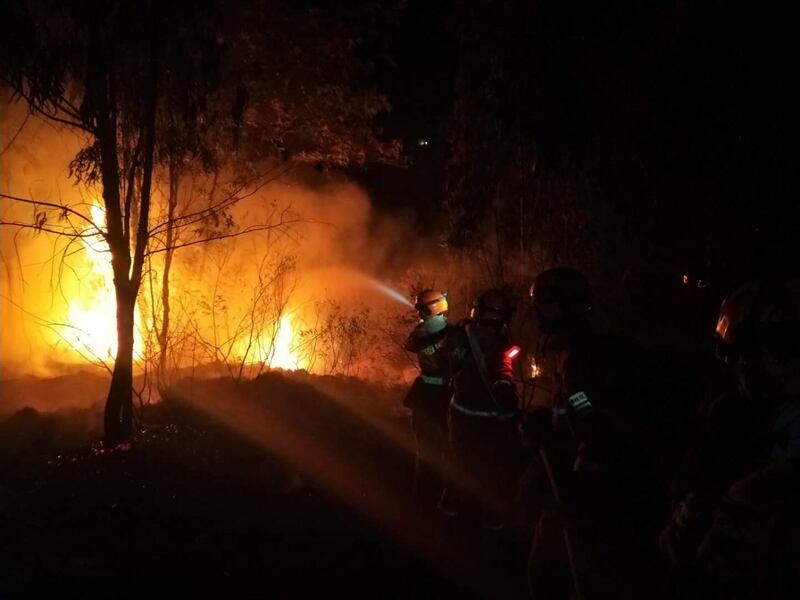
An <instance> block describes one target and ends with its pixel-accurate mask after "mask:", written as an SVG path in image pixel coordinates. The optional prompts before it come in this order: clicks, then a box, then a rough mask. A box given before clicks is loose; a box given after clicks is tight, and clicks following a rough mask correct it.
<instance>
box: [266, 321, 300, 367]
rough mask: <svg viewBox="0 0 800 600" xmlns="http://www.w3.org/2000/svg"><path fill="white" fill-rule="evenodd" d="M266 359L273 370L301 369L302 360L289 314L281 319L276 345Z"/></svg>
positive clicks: (276, 335)
mask: <svg viewBox="0 0 800 600" xmlns="http://www.w3.org/2000/svg"><path fill="white" fill-rule="evenodd" d="M266 358H267V361H266V362H267V364H269V366H270V367H271V368H273V369H286V370H291V371H294V370H296V369H299V368H300V358H299V356H298V355H297V351H296V348H295V344H294V330H293V328H292V319H291V317H290V316H289V315H288V313H287V314H284V315H283V316H282V317H281V320H280V323H279V324H278V331H277V333H276V334H275V343H274V345H272V348H270V351H269V352H268V354H267V357H266Z"/></svg>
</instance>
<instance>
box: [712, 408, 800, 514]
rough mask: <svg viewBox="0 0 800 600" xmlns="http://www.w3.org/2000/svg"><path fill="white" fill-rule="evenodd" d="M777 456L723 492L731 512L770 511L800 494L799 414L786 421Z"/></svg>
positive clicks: (726, 504)
mask: <svg viewBox="0 0 800 600" xmlns="http://www.w3.org/2000/svg"><path fill="white" fill-rule="evenodd" d="M784 433H785V438H784V442H785V443H784V444H783V445H782V448H783V451H782V452H781V454H780V456H775V457H773V459H772V460H771V461H770V462H769V463H767V464H766V465H764V466H763V467H761V468H759V469H756V470H754V471H752V472H751V473H749V474H748V475H746V476H745V477H743V478H741V479H739V480H738V481H736V482H735V483H734V484H733V485H731V486H730V487H729V488H728V491H727V492H726V493H725V499H724V500H725V501H724V505H725V506H729V507H730V508H731V509H732V510H734V511H736V510H748V509H749V510H756V511H759V510H769V507H770V506H772V505H774V504H776V503H779V502H781V501H784V500H785V499H786V498H787V497H788V496H790V495H791V496H793V495H796V494H797V493H798V492H799V491H800V414H797V415H796V416H793V418H790V419H789V420H788V423H787V424H786V426H785V429H784Z"/></svg>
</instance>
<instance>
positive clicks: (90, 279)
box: [64, 204, 143, 360]
mask: <svg viewBox="0 0 800 600" xmlns="http://www.w3.org/2000/svg"><path fill="white" fill-rule="evenodd" d="M91 214H92V220H93V221H94V222H95V223H98V224H99V223H104V222H105V211H104V209H103V208H102V207H101V206H99V205H97V204H94V205H93V206H92V209H91ZM92 231H94V227H91V226H89V227H87V228H86V229H85V230H84V231H83V233H91V232H92ZM82 243H83V246H84V250H85V256H86V268H87V271H88V272H87V274H86V275H85V277H82V278H81V285H80V293H79V295H78V297H77V298H75V299H72V300H71V301H70V304H69V309H68V312H67V323H68V324H69V325H70V327H68V328H67V329H66V330H65V332H64V338H65V339H66V341H67V343H68V344H69V345H70V346H72V348H73V349H74V350H76V351H77V352H79V353H81V354H89V355H91V356H92V357H93V358H96V359H100V360H107V359H111V360H113V359H114V357H115V356H116V355H117V323H116V315H117V303H116V296H115V294H114V283H113V282H114V275H113V271H112V269H111V261H110V251H109V248H108V244H107V243H106V241H105V240H104V239H103V238H102V236H101V235H100V234H99V233H98V234H97V235H95V236H93V237H86V238H83V239H82ZM139 321H140V317H139V311H138V310H137V311H136V313H135V315H134V323H135V325H134V342H133V352H134V356H135V357H141V356H142V349H143V344H142V336H141V333H140V332H139Z"/></svg>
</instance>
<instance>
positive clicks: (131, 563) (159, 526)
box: [0, 374, 529, 598]
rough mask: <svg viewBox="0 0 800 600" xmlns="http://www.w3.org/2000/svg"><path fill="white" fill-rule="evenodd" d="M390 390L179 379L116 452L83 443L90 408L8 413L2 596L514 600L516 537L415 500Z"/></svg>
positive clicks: (0, 456) (296, 377)
mask: <svg viewBox="0 0 800 600" xmlns="http://www.w3.org/2000/svg"><path fill="white" fill-rule="evenodd" d="M62 383H63V382H62ZM6 391H7V390H6ZM402 391H403V390H402V389H399V388H392V389H386V388H378V387H374V386H371V385H369V384H367V383H364V382H359V381H356V380H349V379H340V378H319V377H311V376H306V375H303V374H292V375H291V377H290V378H287V377H283V376H281V375H278V374H268V375H265V376H262V377H261V378H259V379H258V380H256V381H254V382H248V383H245V384H242V385H241V386H240V387H238V388H237V386H236V385H235V384H234V382H232V381H230V380H221V379H220V380H210V381H192V380H184V381H182V382H179V384H178V385H176V387H175V393H174V395H173V396H172V397H171V398H169V399H167V400H166V401H164V402H162V403H159V404H157V405H154V406H152V407H151V408H149V410H148V412H147V415H146V423H145V427H144V430H143V432H142V433H141V434H140V436H139V438H138V439H137V440H136V441H135V442H134V443H133V444H132V445H131V446H130V448H127V449H126V448H118V449H114V450H112V451H109V450H107V449H104V448H103V447H102V444H101V443H100V442H97V441H94V442H88V441H87V440H90V439H91V438H92V437H93V436H97V435H98V434H99V431H100V430H99V427H100V423H101V415H100V413H99V410H98V408H99V405H94V406H93V407H90V408H83V409H79V408H73V409H70V410H65V411H58V412H51V413H43V412H38V411H36V410H33V409H24V410H21V411H19V412H17V413H15V414H14V415H12V416H11V417H10V418H8V419H7V420H5V421H4V422H2V423H1V424H0V595H3V593H9V592H12V591H16V590H19V589H26V590H30V589H31V587H30V586H31V584H36V585H59V586H64V588H72V589H77V590H80V591H81V593H82V594H88V595H93V593H97V594H98V595H99V594H100V592H101V591H102V592H103V593H104V595H107V592H108V591H109V590H114V591H119V590H124V591H128V590H130V589H131V588H132V587H133V588H135V587H138V586H142V587H145V586H147V587H150V584H153V583H158V584H169V585H171V586H174V585H178V586H180V588H181V589H184V590H187V591H188V590H195V591H206V590H208V589H210V588H218V587H224V588H226V589H228V590H237V591H242V592H248V591H249V592H254V593H259V594H260V595H272V594H273V593H275V592H278V591H280V595H285V594H292V595H299V596H320V595H323V594H324V595H333V596H340V595H345V594H346V595H348V596H351V597H352V596H360V597H363V596H368V597H436V598H444V597H456V596H458V597H459V598H464V597H473V596H475V597H522V596H524V581H523V577H524V560H525V552H526V549H527V542H528V536H529V531H527V530H526V528H525V527H522V528H521V530H519V531H515V532H513V533H506V534H505V535H504V536H502V537H497V536H496V534H492V535H488V536H487V534H485V533H484V534H481V533H479V531H478V530H477V529H476V528H474V527H470V526H463V525H462V526H460V527H454V526H453V524H451V523H446V522H445V521H444V520H443V519H441V518H440V517H439V516H438V515H437V514H435V513H434V512H432V511H429V510H421V509H420V508H419V507H418V506H417V505H416V504H415V503H414V501H413V500H412V498H411V495H410V480H411V455H410V454H409V449H410V447H411V446H410V443H411V439H410V435H409V431H408V426H407V422H406V416H405V414H404V413H403V409H402V408H401V407H400V398H401V394H402ZM95 439H96V437H95ZM100 584H111V585H110V587H107V586H106V585H102V587H101V585H100ZM150 589H154V590H155V589H158V588H152V587H150Z"/></svg>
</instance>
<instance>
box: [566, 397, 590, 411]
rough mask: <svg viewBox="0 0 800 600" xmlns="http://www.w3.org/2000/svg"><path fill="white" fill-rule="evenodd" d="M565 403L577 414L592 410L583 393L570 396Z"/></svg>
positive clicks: (587, 398)
mask: <svg viewBox="0 0 800 600" xmlns="http://www.w3.org/2000/svg"><path fill="white" fill-rule="evenodd" d="M567 403H568V404H569V405H570V406H571V407H572V410H574V411H575V412H578V413H581V412H586V411H590V410H592V403H591V402H589V397H588V396H587V395H586V394H584V393H583V392H578V393H576V394H572V396H570V397H569V398H567Z"/></svg>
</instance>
